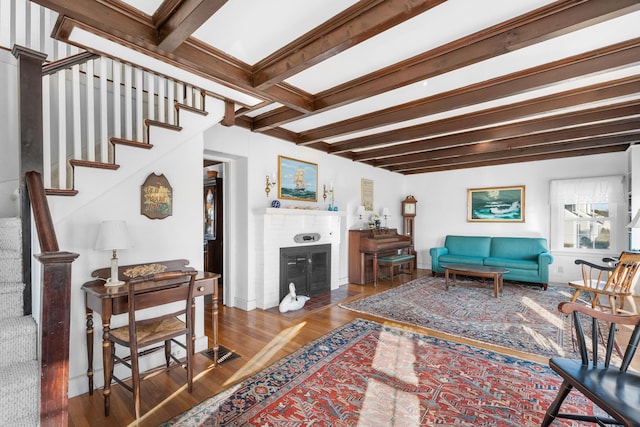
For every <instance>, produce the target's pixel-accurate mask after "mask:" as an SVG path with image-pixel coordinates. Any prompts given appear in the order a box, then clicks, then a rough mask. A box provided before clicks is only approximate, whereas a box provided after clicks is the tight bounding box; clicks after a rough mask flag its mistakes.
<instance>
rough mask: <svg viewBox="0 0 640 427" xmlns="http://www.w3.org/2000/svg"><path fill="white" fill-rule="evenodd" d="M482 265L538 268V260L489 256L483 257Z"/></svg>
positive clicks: (527, 268) (521, 268)
mask: <svg viewBox="0 0 640 427" xmlns="http://www.w3.org/2000/svg"><path fill="white" fill-rule="evenodd" d="M484 265H487V266H491V267H504V268H517V269H519V270H534V271H537V270H538V262H537V261H533V260H528V259H514V258H495V257H489V258H485V259H484Z"/></svg>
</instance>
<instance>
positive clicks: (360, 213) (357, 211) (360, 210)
mask: <svg viewBox="0 0 640 427" xmlns="http://www.w3.org/2000/svg"><path fill="white" fill-rule="evenodd" d="M364 213H365V211H364V206H362V205H360V206H358V209H357V210H356V214H357V215H364Z"/></svg>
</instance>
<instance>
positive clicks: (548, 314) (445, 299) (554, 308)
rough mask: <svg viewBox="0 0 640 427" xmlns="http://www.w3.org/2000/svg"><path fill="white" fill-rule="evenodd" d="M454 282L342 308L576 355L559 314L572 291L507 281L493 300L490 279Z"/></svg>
mask: <svg viewBox="0 0 640 427" xmlns="http://www.w3.org/2000/svg"><path fill="white" fill-rule="evenodd" d="M455 283H456V284H455V285H454V286H449V290H448V291H446V290H445V281H444V278H442V277H423V278H420V279H416V280H413V281H411V282H409V283H406V284H404V285H401V286H398V287H396V288H392V289H390V290H388V291H385V292H381V293H379V294H375V295H372V296H370V297H366V298H363V299H360V300H357V301H353V302H350V303H346V304H340V307H343V308H346V309H349V310H353V311H356V312H359V313H366V314H370V315H374V316H378V317H382V318H385V319H388V320H392V321H395V322H400V323H406V324H410V325H415V326H419V327H423V328H428V329H432V330H436V331H440V332H444V333H446V334H449V335H452V336H459V337H464V338H466V339H469V340H472V341H476V342H479V343H486V344H492V345H497V346H501V347H505V348H508V349H513V350H516V351H520V352H524V353H530V354H535V355H538V356H544V357H547V356H555V355H561V356H565V355H567V354H568V352H569V353H570V352H573V342H572V339H571V333H572V332H571V320H570V317H565V316H562V315H561V314H560V313H559V312H558V304H559V303H560V302H562V301H568V300H569V299H570V298H571V293H570V291H569V290H568V289H567V288H562V287H555V286H549V287H548V289H547V290H546V291H544V290H542V289H541V288H539V287H537V286H535V285H534V286H532V285H531V284H529V285H527V284H518V283H507V282H505V284H504V291H503V294H502V295H501V296H500V297H499V298H494V296H493V282H492V281H491V280H488V281H486V282H485V283H483V282H482V281H481V280H472V279H465V278H462V277H458V280H457V281H456V282H455Z"/></svg>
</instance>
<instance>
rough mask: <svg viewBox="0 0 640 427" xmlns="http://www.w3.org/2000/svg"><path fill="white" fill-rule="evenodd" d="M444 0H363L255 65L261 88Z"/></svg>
mask: <svg viewBox="0 0 640 427" xmlns="http://www.w3.org/2000/svg"><path fill="white" fill-rule="evenodd" d="M443 2H444V0H386V1H380V0H362V1H360V2H358V3H356V4H355V5H353V6H352V7H350V8H348V9H347V10H345V11H344V12H342V13H340V14H338V15H336V16H335V17H334V18H332V19H331V20H329V21H327V22H326V23H324V24H323V25H321V26H319V27H317V28H315V29H313V30H312V31H310V32H309V33H307V34H304V35H303V36H302V37H300V38H298V39H297V40H295V41H293V42H292V43H290V44H289V45H287V46H285V47H283V48H282V49H280V50H279V51H277V52H275V53H274V54H272V55H271V56H269V57H267V58H265V59H264V60H262V61H260V62H259V63H257V64H256V65H255V66H254V77H253V81H254V86H255V87H256V88H259V89H264V88H266V87H268V86H271V85H273V84H276V83H279V82H281V81H283V80H285V79H287V78H289V77H291V76H293V75H295V74H297V73H300V72H301V71H304V70H306V69H307V68H311V67H312V66H314V65H316V64H318V63H320V62H322V61H324V60H325V59H327V58H330V57H332V56H334V55H337V54H339V53H340V52H343V51H345V50H347V49H349V48H351V47H353V46H356V45H357V44H359V43H361V42H363V41H365V40H368V39H370V38H371V37H374V36H376V35H377V34H379V33H381V32H383V31H386V30H388V29H389V28H392V27H394V26H395V25H398V24H401V23H402V22H404V21H407V20H409V19H411V18H413V17H415V16H417V15H419V14H421V13H423V12H425V11H427V10H429V9H431V8H433V7H435V6H437V5H439V4H441V3H443Z"/></svg>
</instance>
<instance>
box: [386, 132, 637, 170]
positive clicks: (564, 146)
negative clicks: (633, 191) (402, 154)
mask: <svg viewBox="0 0 640 427" xmlns="http://www.w3.org/2000/svg"><path fill="white" fill-rule="evenodd" d="M638 141H640V136H639V135H623V136H602V137H598V138H592V139H586V140H581V141H572V142H559V143H555V144H544V145H538V146H534V147H518V148H510V149H508V150H502V151H500V150H495V151H486V152H484V153H481V154H473V155H463V156H456V157H447V158H444V159H436V160H430V161H424V162H415V163H408V164H404V165H397V166H390V167H388V168H385V169H387V170H390V171H392V172H407V171H410V170H413V169H424V168H432V167H439V166H451V165H458V164H461V163H475V162H483V161H495V160H498V159H514V158H517V157H531V156H537V155H540V154H550V153H566V152H568V151H578V150H590V149H593V148H602V147H611V146H619V145H626V146H629V145H630V144H634V143H636V142H638Z"/></svg>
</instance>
